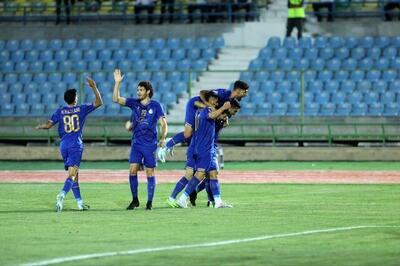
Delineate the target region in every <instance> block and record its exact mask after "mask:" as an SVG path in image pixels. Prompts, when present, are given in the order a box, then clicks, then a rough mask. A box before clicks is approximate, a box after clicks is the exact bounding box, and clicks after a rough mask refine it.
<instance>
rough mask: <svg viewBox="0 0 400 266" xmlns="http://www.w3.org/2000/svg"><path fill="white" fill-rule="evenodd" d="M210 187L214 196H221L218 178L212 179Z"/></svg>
mask: <svg viewBox="0 0 400 266" xmlns="http://www.w3.org/2000/svg"><path fill="white" fill-rule="evenodd" d="M210 188H211V192H212V194H213V196H214V198H215V197H221V191H220V189H219V182H218V179H210Z"/></svg>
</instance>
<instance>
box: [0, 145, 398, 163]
mask: <svg viewBox="0 0 400 266" xmlns="http://www.w3.org/2000/svg"><path fill="white" fill-rule="evenodd" d="M129 149H130V147H129V146H116V147H94V146H93V147H89V146H88V147H86V148H85V151H84V154H83V159H84V160H89V161H106V160H127V159H128V155H129ZM185 151H186V149H185V148H184V147H178V148H176V149H175V156H174V157H173V158H169V157H168V160H169V161H185V160H186V156H185ZM60 159H61V157H60V155H59V151H58V147H21V146H2V147H0V160H60ZM224 159H225V160H226V161H400V149H399V148H396V147H376V148H375V147H374V148H371V147H369V148H367V147H365V148H337V147H335V148H329V147H325V148H323V147H318V148H316V147H305V148H298V147H295V148H291V147H225V148H224Z"/></svg>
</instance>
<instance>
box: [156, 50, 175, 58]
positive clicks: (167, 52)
mask: <svg viewBox="0 0 400 266" xmlns="http://www.w3.org/2000/svg"><path fill="white" fill-rule="evenodd" d="M156 58H157V59H159V60H162V61H166V60H169V59H170V58H171V51H170V50H169V49H166V48H164V49H160V50H158V51H157V54H156Z"/></svg>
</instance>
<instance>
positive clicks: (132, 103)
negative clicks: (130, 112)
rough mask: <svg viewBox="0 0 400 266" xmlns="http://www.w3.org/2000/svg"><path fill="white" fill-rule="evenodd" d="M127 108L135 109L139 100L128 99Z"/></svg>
mask: <svg viewBox="0 0 400 266" xmlns="http://www.w3.org/2000/svg"><path fill="white" fill-rule="evenodd" d="M125 106H127V107H129V108H131V109H134V108H135V107H136V106H137V100H136V99H135V98H126V101H125Z"/></svg>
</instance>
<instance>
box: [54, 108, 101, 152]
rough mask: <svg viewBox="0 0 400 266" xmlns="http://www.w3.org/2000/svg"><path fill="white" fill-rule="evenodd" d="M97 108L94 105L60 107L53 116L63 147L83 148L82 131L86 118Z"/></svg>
mask: <svg viewBox="0 0 400 266" xmlns="http://www.w3.org/2000/svg"><path fill="white" fill-rule="evenodd" d="M94 109H96V107H94V105H93V103H92V104H84V105H78V106H72V107H71V106H65V107H60V108H58V109H57V111H56V112H55V113H54V114H53V115H52V116H51V119H50V120H51V121H52V122H53V125H55V124H57V123H58V135H59V136H60V139H61V146H62V147H81V148H82V147H83V142H82V130H83V126H84V125H85V119H86V116H87V115H88V114H89V113H90V112H92V111H93V110H94Z"/></svg>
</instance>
